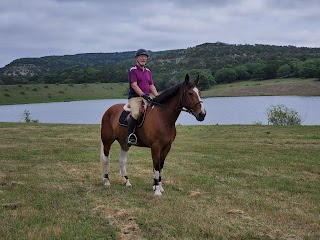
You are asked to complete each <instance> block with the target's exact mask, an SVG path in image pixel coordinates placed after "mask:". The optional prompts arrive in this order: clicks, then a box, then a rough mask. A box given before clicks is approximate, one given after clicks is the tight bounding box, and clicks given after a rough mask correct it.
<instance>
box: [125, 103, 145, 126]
mask: <svg viewBox="0 0 320 240" xmlns="http://www.w3.org/2000/svg"><path fill="white" fill-rule="evenodd" d="M125 107H126V108H125ZM125 107H124V109H123V111H122V113H121V115H120V117H119V125H121V126H124V127H127V126H128V121H129V118H130V116H131V109H128V106H127V105H125ZM139 112H140V113H139V117H138V121H137V127H141V126H142V124H143V122H144V118H145V115H146V108H145V107H144V106H142V105H141V106H140V109H139Z"/></svg>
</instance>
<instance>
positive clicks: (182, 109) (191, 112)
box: [151, 101, 203, 115]
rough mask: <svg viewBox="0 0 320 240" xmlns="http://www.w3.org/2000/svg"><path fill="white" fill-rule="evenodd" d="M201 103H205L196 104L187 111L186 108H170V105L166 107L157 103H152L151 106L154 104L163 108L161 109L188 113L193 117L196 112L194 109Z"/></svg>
mask: <svg viewBox="0 0 320 240" xmlns="http://www.w3.org/2000/svg"><path fill="white" fill-rule="evenodd" d="M201 103H203V102H202V101H199V102H197V103H195V104H194V105H193V107H192V108H190V109H186V108H184V107H183V108H173V107H169V106H168V105H165V104H161V103H157V102H151V104H154V105H158V106H161V107H165V108H169V109H172V110H177V111H183V112H187V113H190V114H191V115H194V112H193V109H194V107H195V106H197V105H198V104H201Z"/></svg>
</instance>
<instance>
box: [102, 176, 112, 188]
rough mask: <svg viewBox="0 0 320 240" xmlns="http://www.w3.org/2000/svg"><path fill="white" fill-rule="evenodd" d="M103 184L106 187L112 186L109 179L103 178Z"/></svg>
mask: <svg viewBox="0 0 320 240" xmlns="http://www.w3.org/2000/svg"><path fill="white" fill-rule="evenodd" d="M103 184H104V185H105V186H106V187H109V186H110V185H111V184H110V181H109V178H103Z"/></svg>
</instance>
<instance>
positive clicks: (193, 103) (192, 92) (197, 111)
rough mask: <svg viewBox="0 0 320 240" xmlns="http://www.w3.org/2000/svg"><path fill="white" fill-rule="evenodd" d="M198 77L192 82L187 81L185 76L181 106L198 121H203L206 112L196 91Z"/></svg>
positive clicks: (187, 77)
mask: <svg viewBox="0 0 320 240" xmlns="http://www.w3.org/2000/svg"><path fill="white" fill-rule="evenodd" d="M198 84H199V75H198V76H197V79H196V80H194V81H190V80H189V75H188V74H187V75H186V77H185V80H184V83H183V85H184V90H183V96H182V101H181V103H182V106H183V107H184V108H186V109H187V110H188V111H189V112H190V113H191V114H192V115H194V116H195V117H196V119H197V120H198V121H203V120H204V118H205V116H206V110H205V108H204V105H203V102H202V100H201V97H200V90H199V89H198Z"/></svg>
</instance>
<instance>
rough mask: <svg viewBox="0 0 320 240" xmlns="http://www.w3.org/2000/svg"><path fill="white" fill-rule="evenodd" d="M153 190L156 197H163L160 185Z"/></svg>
mask: <svg viewBox="0 0 320 240" xmlns="http://www.w3.org/2000/svg"><path fill="white" fill-rule="evenodd" d="M153 188H154V195H155V196H161V195H162V193H161V191H160V186H159V185H157V186H153Z"/></svg>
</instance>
